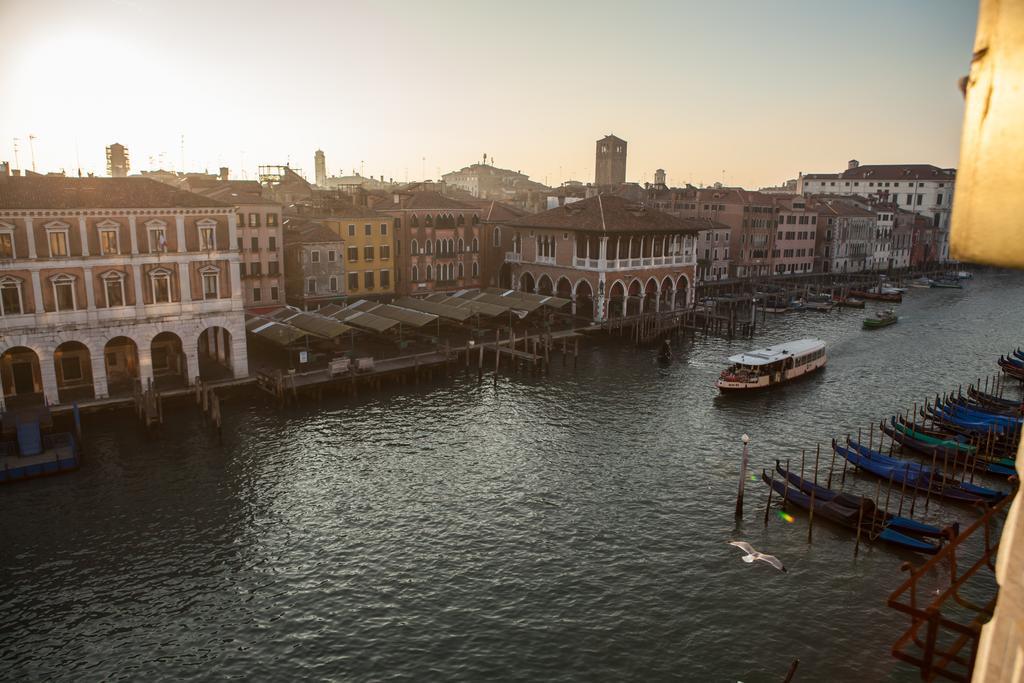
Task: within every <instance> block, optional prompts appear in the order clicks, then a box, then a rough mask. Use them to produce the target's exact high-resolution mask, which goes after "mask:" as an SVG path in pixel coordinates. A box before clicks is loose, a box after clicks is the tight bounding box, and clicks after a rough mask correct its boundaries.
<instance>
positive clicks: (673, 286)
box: [672, 283, 676, 311]
mask: <svg viewBox="0 0 1024 683" xmlns="http://www.w3.org/2000/svg"><path fill="white" fill-rule="evenodd" d="M672 310H673V311H674V310H676V286H675V283H673V284H672Z"/></svg>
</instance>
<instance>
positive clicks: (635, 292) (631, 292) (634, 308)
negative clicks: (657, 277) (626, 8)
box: [626, 278, 644, 315]
mask: <svg viewBox="0 0 1024 683" xmlns="http://www.w3.org/2000/svg"><path fill="white" fill-rule="evenodd" d="M643 296H644V286H643V283H641V282H640V280H639V279H637V278H633V279H632V280H631V281H630V283H629V288H628V289H626V315H636V314H637V313H639V312H640V306H641V303H642V302H643Z"/></svg>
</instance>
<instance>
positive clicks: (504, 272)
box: [498, 263, 512, 289]
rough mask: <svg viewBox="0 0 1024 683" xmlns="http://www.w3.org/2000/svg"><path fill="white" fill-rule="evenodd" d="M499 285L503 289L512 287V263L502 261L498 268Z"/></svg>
mask: <svg viewBox="0 0 1024 683" xmlns="http://www.w3.org/2000/svg"><path fill="white" fill-rule="evenodd" d="M498 286H499V287H501V288H502V289H512V265H511V264H509V263H502V264H501V268H499V269H498Z"/></svg>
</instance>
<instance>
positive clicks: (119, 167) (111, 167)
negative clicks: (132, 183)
mask: <svg viewBox="0 0 1024 683" xmlns="http://www.w3.org/2000/svg"><path fill="white" fill-rule="evenodd" d="M129 166H130V164H129V161H128V148H127V147H125V146H124V145H122V144H121V143H120V142H115V143H114V144H112V145H107V175H108V176H110V177H111V178H125V177H127V175H128V169H129Z"/></svg>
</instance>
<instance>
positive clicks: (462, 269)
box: [459, 263, 466, 280]
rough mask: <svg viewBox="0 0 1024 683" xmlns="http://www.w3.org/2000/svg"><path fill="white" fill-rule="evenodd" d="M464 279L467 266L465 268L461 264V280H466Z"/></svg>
mask: <svg viewBox="0 0 1024 683" xmlns="http://www.w3.org/2000/svg"><path fill="white" fill-rule="evenodd" d="M464 277H466V267H465V266H463V265H462V264H461V263H460V264H459V279H460V280H461V279H462V278H464Z"/></svg>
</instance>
